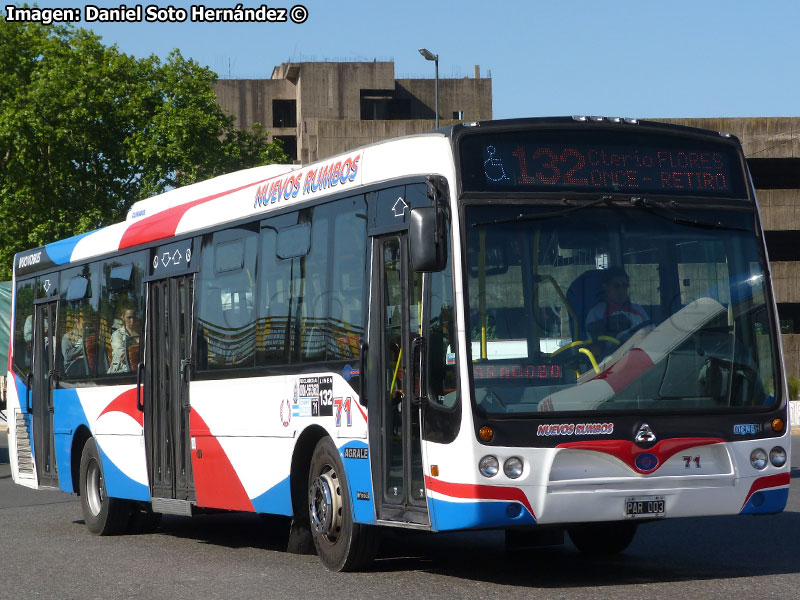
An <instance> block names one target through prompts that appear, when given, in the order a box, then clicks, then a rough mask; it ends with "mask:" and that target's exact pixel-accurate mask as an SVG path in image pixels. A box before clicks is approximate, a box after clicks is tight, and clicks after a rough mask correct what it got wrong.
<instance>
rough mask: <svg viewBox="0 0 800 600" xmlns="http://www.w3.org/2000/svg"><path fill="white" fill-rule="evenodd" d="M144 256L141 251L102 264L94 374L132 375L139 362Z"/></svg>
mask: <svg viewBox="0 0 800 600" xmlns="http://www.w3.org/2000/svg"><path fill="white" fill-rule="evenodd" d="M147 256H148V255H147V253H145V252H141V253H136V254H130V255H128V256H122V257H118V258H114V259H113V260H108V261H105V262H103V264H102V270H101V278H102V280H101V285H100V314H99V324H98V357H97V373H98V375H103V374H108V375H117V374H126V373H135V372H136V370H137V368H138V365H139V362H140V361H141V356H142V352H141V348H142V346H141V342H142V322H143V318H142V315H143V314H144V284H143V276H144V272H145V267H146V264H147Z"/></svg>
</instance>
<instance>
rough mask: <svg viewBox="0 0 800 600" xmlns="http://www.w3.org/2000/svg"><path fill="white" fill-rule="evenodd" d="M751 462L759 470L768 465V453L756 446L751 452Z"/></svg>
mask: <svg viewBox="0 0 800 600" xmlns="http://www.w3.org/2000/svg"><path fill="white" fill-rule="evenodd" d="M750 464H751V465H753V468H754V469H758V470H759V471H761V470H763V469H765V468H766V467H767V453H766V452H764V450H762V449H761V448H756V449H755V450H753V451H752V452H751V453H750Z"/></svg>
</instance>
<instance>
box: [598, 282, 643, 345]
mask: <svg viewBox="0 0 800 600" xmlns="http://www.w3.org/2000/svg"><path fill="white" fill-rule="evenodd" d="M628 285H629V279H628V274H627V273H626V272H625V270H624V269H623V268H622V267H609V268H608V269H606V270H605V272H604V273H603V283H602V286H603V293H604V295H605V300H603V301H602V302H599V303H597V304H595V305H594V306H593V307H592V308H591V309H590V310H589V312H588V314H587V315H586V331H588V332H589V335H590V336H592V339H595V340H596V339H598V337H599V336H609V337H613V338H615V339H616V340H618V341H621V342H622V341H625V339H627V338H628V337H630V335H631V334H632V333H633V332H634V331H635V330H636V329H638V328H640V327H641V326H642V325H643V324H645V323H648V322H649V321H650V317H648V316H647V312H645V310H644V309H643V308H642V307H641V306H639V305H638V304H636V303H634V302H631V299H630V298H629V297H628Z"/></svg>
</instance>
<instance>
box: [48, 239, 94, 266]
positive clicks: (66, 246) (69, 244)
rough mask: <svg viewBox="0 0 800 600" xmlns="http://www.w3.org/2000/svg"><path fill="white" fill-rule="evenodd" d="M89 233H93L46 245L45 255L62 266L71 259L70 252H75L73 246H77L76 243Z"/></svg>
mask: <svg viewBox="0 0 800 600" xmlns="http://www.w3.org/2000/svg"><path fill="white" fill-rule="evenodd" d="M90 233H94V232H92V231H90V232H88V233H82V234H80V235H76V236H74V237H71V238H69V239H66V240H60V241H58V242H53V243H52V244H47V245H46V246H45V247H44V249H45V251H46V252H47V255H48V256H49V257H50V260H52V261H53V262H54V263H55V264H57V265H64V264H66V263H68V262H69V261H70V259H71V258H72V252H73V250H75V246H77V245H78V242H80V241H81V240H82V239H83V238H85V237H86V236H87V235H89V234H90Z"/></svg>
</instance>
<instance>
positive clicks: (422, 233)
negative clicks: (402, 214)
mask: <svg viewBox="0 0 800 600" xmlns="http://www.w3.org/2000/svg"><path fill="white" fill-rule="evenodd" d="M439 218H441V213H440V211H439V210H438V209H437V207H436V206H423V207H419V208H412V209H411V215H410V217H409V220H408V242H409V246H410V253H411V268H412V269H413V270H414V271H415V272H417V273H435V272H438V271H441V270H443V269H444V268H445V266H446V265H447V245H446V243H445V236H444V231H445V228H444V226H443V224H442V223H437V219H439Z"/></svg>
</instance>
